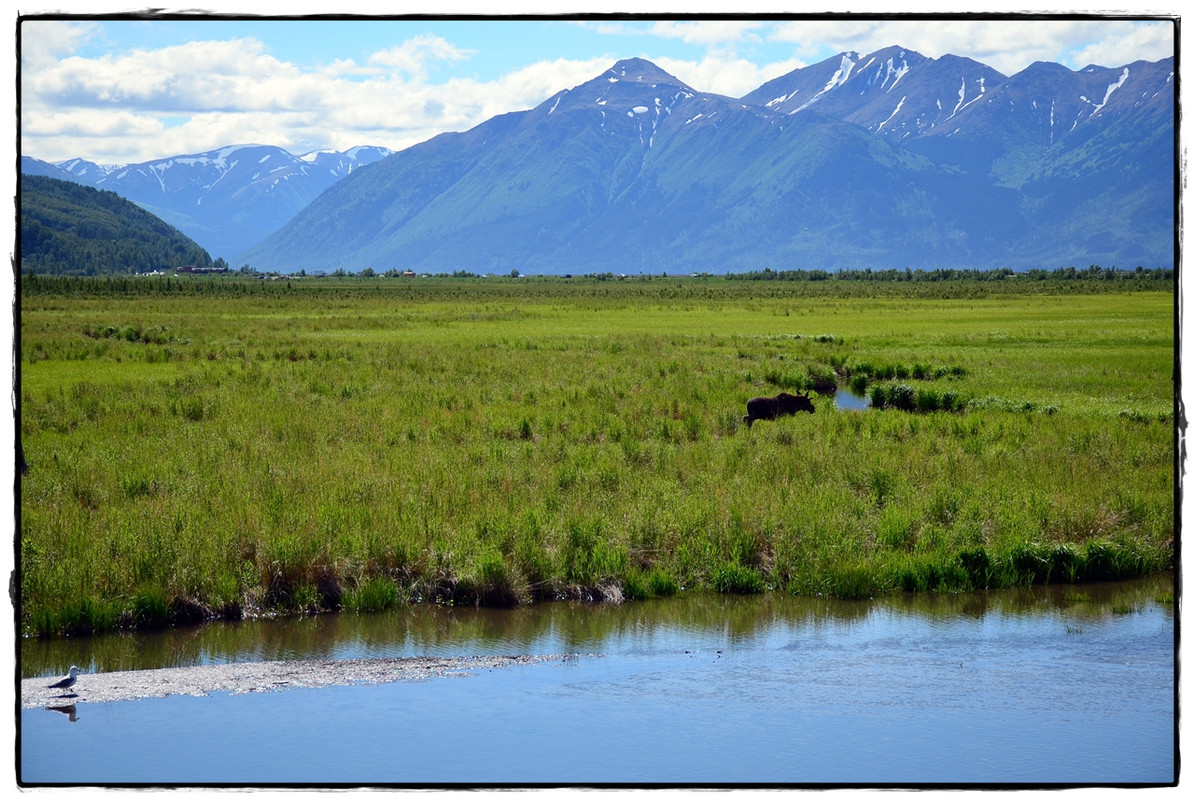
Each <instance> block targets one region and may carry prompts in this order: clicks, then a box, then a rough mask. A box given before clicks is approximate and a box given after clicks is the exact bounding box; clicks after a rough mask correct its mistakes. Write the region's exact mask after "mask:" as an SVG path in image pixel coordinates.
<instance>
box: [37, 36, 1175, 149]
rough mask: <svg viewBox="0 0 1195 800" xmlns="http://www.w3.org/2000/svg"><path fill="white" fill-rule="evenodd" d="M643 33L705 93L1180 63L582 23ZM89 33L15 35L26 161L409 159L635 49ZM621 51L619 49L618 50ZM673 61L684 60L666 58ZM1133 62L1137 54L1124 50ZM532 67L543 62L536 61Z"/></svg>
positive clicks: (963, 42)
mask: <svg viewBox="0 0 1195 800" xmlns="http://www.w3.org/2000/svg"><path fill="white" fill-rule="evenodd" d="M577 24H582V25H586V26H587V27H589V28H590V29H591V30H596V29H599V28H600V29H601V30H603V31H606V30H609V31H612V32H617V33H619V34H622V35H628V34H631V33H634V34H636V41H641V42H643V43H644V45H645V46H646V47H647V48H651V47H652V41H653V39H652V37H655V43H656V53H655V54H654V55H653V53H652V52H651V50H650V49H645V50H644V51H641V53H640V54H641V55H645V56H646V57H648V58H651V59H652V60H653V61H655V62H656V63H657V64H658V65H659V66H660V67H661V68H662V69H665V70H667V71H668V72H670V73H672V74H673V75H675V76H676V77H678V78H680V79H681V80H682V81H684V82H686V83H688V84H689V85H690V86H692V87H694V88H695V89H697V90H699V91H708V92H716V93H719V94H724V95H728V96H731V97H740V96H742V95H743V94H745V93H747V92H749V91H751V90H753V89H755V88H757V87H758V86H759V85H761V84H763V83H764V82H766V81H768V80H771V79H772V78H775V77H778V76H780V75H782V74H785V73H787V72H789V71H791V70H793V69H797V68H799V67H803V66H806V65H808V64H811V63H814V62H815V61H820V60H821V59H823V58H826V57H829V56H830V55H832V54H834V53H837V52H840V51H842V50H857V51H860V52H864V53H866V52H871V51H874V50H876V49H879V48H881V47H886V46H888V45H892V44H897V45H902V46H905V47H909V48H911V49H913V50H916V51H917V52H920V53H922V54H924V55H926V56H929V57H935V58H936V57H940V56H942V55H944V54H946V53H956V54H958V55H963V56H968V57H971V58H975V59H976V60H979V61H983V62H984V63H987V64H990V65H991V66H993V67H995V68H996V69H998V70H1000V71H1001V72H1004V73H1005V74H1012V73H1013V72H1016V71H1019V70H1020V69H1023V68H1024V67H1025V66H1027V65H1028V64H1029V63H1031V62H1032V61H1033V60H1051V61H1060V60H1062V58H1061V56H1060V54H1061V53H1064V52H1065V53H1067V58H1069V59H1071V60H1072V61H1073V62H1077V63H1075V64H1074V66H1075V67H1079V66H1083V65H1085V64H1087V63H1101V64H1104V65H1106V66H1118V65H1120V64H1124V63H1128V62H1129V61H1132V60H1134V59H1135V58H1138V57H1141V56H1140V55H1138V54H1139V53H1142V52H1150V53H1153V54H1154V55H1153V56H1152V57H1151V60H1153V59H1156V58H1162V57H1165V56H1167V55H1171V54H1172V53H1173V48H1174V43H1173V41H1172V40H1171V39H1172V36H1171V28H1170V26H1169V25H1168V24H1166V23H1162V24H1153V25H1131V24H1128V23H1126V22H1116V23H1112V24H1110V23H1108V22H1105V21H1087V20H1052V21H1049V22H1039V23H1026V22H1023V21H1019V22H1000V21H970V20H968V21H958V20H949V19H942V20H922V21H918V22H908V21H903V20H891V19H871V20H850V21H844V20H834V21H828V20H814V21H789V22H783V21H782V22H776V21H756V20H752V21H749V22H745V21H740V20H707V21H692V22H690V21H681V20H669V21H659V22H657V23H656V24H654V25H629V24H626V23H623V22H619V21H606V22H600V23H577ZM102 35H103V29H102V28H101V27H96V26H95V25H93V24H90V23H87V24H84V23H67V22H63V23H59V22H40V21H39V22H25V23H23V26H22V42H21V44H22V51H21V55H22V66H23V70H22V74H21V80H22V95H21V102H22V105H21V109H20V111H21V122H22V137H21V150H22V153H24V154H26V155H31V156H34V157H37V158H43V159H46V160H52V161H53V160H61V159H64V158H69V157H73V156H81V157H84V158H89V159H92V160H95V161H103V162H107V163H111V162H121V161H143V160H148V159H152V158H159V157H166V156H171V155H177V154H179V153H184V152H198V151H203V150H209V149H212V148H216V147H221V146H224V145H227V144H232V143H244V142H252V141H256V142H262V143H268V144H278V145H280V146H283V147H287V148H288V149H290V148H292V147H294V148H304V149H317V148H324V147H333V148H337V149H344V148H347V147H351V146H354V145H359V144H377V145H382V146H386V147H390V148H393V149H401V148H403V147H407V146H410V145H412V144H415V143H417V142H420V141H423V140H426V139H428V138H430V137H432V136H435V135H436V134H438V133H440V132H443V131H449V130H451V131H460V130H466V129H468V128H471V127H473V126H475V125H477V124H479V123H481V122H483V121H485V120H487V119H489V118H491V117H493V116H495V115H497V114H502V113H506V112H509V111H515V110H521V109H526V108H531V107H533V106H535V105H537V104H539V103H541V102H543V101H544V100H545V99H547V98H548V97H550V96H551V95H552V94H554V93H556V92H557V91H559V90H561V89H566V88H571V87H573V86H576V85H578V84H580V83H583V82H585V81H588V80H590V79H591V78H593V77H594V76H596V75H598V74H600V73H601V72H602V71H604V70H605V69H607V68H608V67H609V66H610V65H611V64H612V63H614V62H615V61H616V60H618V59H619V58H622V57H626V56H627V55H630V53H625V52H624V53H619V54H609V53H602V54H595V55H593V56H592V57H589V54H588V53H586V54H580V53H578V54H575V55H573V54H569V55H570V56H571V57H562V58H555V59H544V60H538V61H535V62H533V63H530V64H528V65H527V66H524V67H521V68H518V69H515V70H512V71H509V72H507V73H505V74H502V75H499V76H496V77H494V78H493V79H491V80H483V79H480V78H476V77H453V78H440V76H439V75H437V72H439V71H443V72H444V73H445V75H447V74H448V67H449V66H450V65H454V64H457V63H460V62H464V61H465V60H466V59H468V58H469V56H470V52H469V51H468V50H465V49H463V48H461V47H459V46H457V45H456V44H454V43H452V42H451V41H449V40H447V39H444V38H441V37H439V36H435V35H431V34H425V35H421V36H417V37H414V38H411V39H408V40H406V41H403V42H400V43H398V44H396V45H395V46H393V47H388V48H386V49H383V50H378V51H377V52H374V53H372V54H368V55H363V56H362V60H360V61H354V60H353V59H350V58H344V59H339V60H334V61H332V62H330V63H322V64H319V65H315V66H311V67H300V66H298V65H296V64H294V63H290V62H288V61H285V60H282V59H279V58H277V57H276V56H274V55H273V54H272V53H271V52H270V51H269V48H268V47H267V46H266V45H265V44H263V43H262V42H261V41H259V40H257V39H254V38H240V39H229V40H213V41H193V42H189V43H187V44H181V45H173V46H168V47H161V48H157V49H141V50H130V51H123V52H110V53H107V54H105V55H101V56H96V57H83V56H81V55H76V53H80V52H83V51H81V50H80V49H79V47H80V45H81V44H83V43H84V42H86V41H87V40H88V39H89V38H93V39H94V37H97V36H102ZM665 39H666V40H669V43H670V44H675V43H676V42H679V41H683V42H685V43H688V44H691V45H695V46H696V57H694V58H684V57H669V56H664V55H663V54H660V53H659V49H661V48H660V47H659V44H660V42H661V41H662V40H665ZM624 44H625V43H624ZM673 52H675V51H673ZM1125 54H1128V55H1125ZM528 57H529V58H530V57H534V54H532V53H528Z"/></svg>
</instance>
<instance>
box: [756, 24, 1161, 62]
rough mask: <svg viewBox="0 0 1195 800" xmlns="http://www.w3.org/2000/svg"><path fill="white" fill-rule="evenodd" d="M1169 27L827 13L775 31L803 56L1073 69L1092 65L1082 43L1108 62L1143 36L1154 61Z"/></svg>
mask: <svg viewBox="0 0 1195 800" xmlns="http://www.w3.org/2000/svg"><path fill="white" fill-rule="evenodd" d="M1169 32H1170V27H1169V25H1168V24H1167V23H1158V22H1153V23H1132V22H1129V21H1126V20H1112V19H1104V20H1077V19H1037V20H961V19H953V20H952V19H930V20H918V21H905V20H859V21H829V20H825V21H801V22H785V23H780V24H777V26H776V28H775V31H774V33H773V37H772V38H773V41H782V42H790V43H792V44H793V45H794V50H795V52H796V53H797V54H798V55H801V56H804V57H808V58H814V57H817V58H818V60H820V59H821V58H824V57H827V56H829V55H831V54H833V53H836V52H841V51H846V50H854V51H857V52H859V53H870V52H874V51H876V50H879V49H881V48H883V47H887V46H890V45H899V46H902V47H907V48H909V49H911V50H914V51H916V52H918V53H921V54H922V55H924V56H928V57H930V58H940V57H942V56H944V55H947V54H953V55H957V56H963V57H966V58H971V59H974V60H976V61H979V62H982V63H984V64H987V65H988V66H990V67H993V68H994V69H996V70H998V71H1000V72H1002V73H1004V74H1005V75H1012V74H1015V73H1017V72H1020V71H1021V70H1023V69H1024V68H1025V67H1027V66H1029V65H1030V64H1032V63H1033V62H1035V61H1055V62H1058V63H1064V64H1066V65H1067V66H1070V67H1071V68H1072V69H1078V68H1081V67H1083V66H1086V64H1087V63H1091V62H1090V61H1082V63H1080V61H1081V59H1079V58H1077V57H1075V53H1076V52H1082V51H1079V50H1077V48H1079V47H1080V46H1081V45H1087V47H1086V50H1087V51H1090V52H1095V53H1099V54H1100V55H1102V56H1104V58H1103V59H1102V63H1103V64H1104V65H1105V66H1120V65H1122V64H1125V63H1128V62H1130V61H1133V60H1136V58H1138V55H1137V54H1138V53H1139V52H1140V48H1139V45H1140V44H1141V43H1142V42H1149V43H1150V44H1151V49H1152V51H1153V52H1154V53H1156V54H1157V55H1156V57H1155V58H1154V59H1153V60H1157V59H1160V58H1166V57H1167V56H1169V55H1173V51H1174V50H1173V49H1174V43H1173V41H1172V37H1171V36H1170V33H1169ZM1092 42H1094V44H1088V43H1092Z"/></svg>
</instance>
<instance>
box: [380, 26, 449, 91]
mask: <svg viewBox="0 0 1195 800" xmlns="http://www.w3.org/2000/svg"><path fill="white" fill-rule="evenodd" d="M468 56H469V53H468V51H466V50H462V49H460V48H458V47H456V46H454V45H453V44H451V43H450V42H448V41H447V40H445V39H443V38H441V37H439V36H434V35H432V34H423V35H421V36H416V37H415V38H413V39H409V40H407V41H405V42H403V43H402V44H400V45H398V46H397V47H392V48H390V49H388V50H382V51H379V52H377V53H374V54H373V55H371V56H370V57H369V63H370V64H376V65H379V66H383V67H389V68H391V69H394V70H398V71H400V72H403V73H406V75H407V76H408V77H409V78H410V79H411V80H416V81H423V80H426V79H427V76H428V63H429V62H435V61H460V60H462V59H465V58H468Z"/></svg>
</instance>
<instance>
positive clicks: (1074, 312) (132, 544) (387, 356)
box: [18, 277, 1176, 636]
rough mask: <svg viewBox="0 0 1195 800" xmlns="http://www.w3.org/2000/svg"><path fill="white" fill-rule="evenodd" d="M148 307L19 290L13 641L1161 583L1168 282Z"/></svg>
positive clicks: (1166, 517) (64, 289)
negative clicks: (556, 606)
mask: <svg viewBox="0 0 1195 800" xmlns="http://www.w3.org/2000/svg"><path fill="white" fill-rule="evenodd" d="M151 280H152V279H146V280H144V281H136V280H119V281H111V280H109V281H104V280H93V281H88V280H78V279H76V280H73V281H55V280H53V279H50V280H47V279H36V278H33V279H31V278H25V279H24V280H23V281H22V284H21V294H20V308H19V312H20V319H19V335H20V336H19V342H18V344H19V368H20V374H19V428H20V435H21V442H22V445H23V449H24V455H25V458H26V460H27V462H28V469H27V471H26V472H25V473H24V474H23V475H21V477H20V482H19V493H20V497H19V512H20V517H19V528H20V547H19V554H18V558H19V562H18V566H19V571H20V582H19V589H20V603H19V607H20V615H21V626H22V628H23V630H24V632H25V633H29V634H36V635H43V636H56V635H64V634H79V633H88V632H97V631H104V630H112V629H116V628H121V627H155V626H161V625H167V624H178V623H186V622H193V621H199V620H202V619H208V618H212V617H238V616H242V615H258V614H297V613H318V612H324V611H334V610H340V611H350V612H354V611H355V612H365V611H375V610H383V609H386V608H389V607H393V606H395V605H398V604H403V603H415V602H438V603H452V604H469V605H473V604H482V605H495V606H504V605H515V604H518V603H525V602H540V601H547V600H551V599H561V598H570V599H588V600H599V601H612V602H619V601H627V602H630V601H640V600H648V599H651V598H654V597H662V596H667V595H671V594H675V593H677V592H682V591H686V592H687V591H702V590H708V591H722V592H757V591H784V592H791V593H796V594H803V595H824V596H834V597H848V598H855V597H868V596H874V595H876V594H881V593H891V592H962V591H975V590H983V589H986V588H997V587H1005V586H1013V585H1024V584H1030V583H1044V582H1050V583H1079V582H1083V581H1095V580H1116V579H1125V578H1131V577H1137V576H1140V575H1146V574H1150V573H1155V572H1160V571H1164V570H1167V569H1170V568H1172V567H1173V560H1174V538H1175V535H1174V534H1175V505H1176V502H1175V484H1174V480H1175V421H1174V416H1173V414H1174V388H1175V387H1174V383H1173V377H1174V374H1173V373H1174V363H1175V330H1174V291H1173V285H1172V284H1171V283H1170V282H1166V281H1155V282H1145V283H1133V282H1125V283H1124V284H1121V283H1118V282H1113V283H1108V282H1090V283H1087V282H1081V283H1082V284H1083V285H1079V283H1064V282H1061V281H1045V282H1038V283H1030V282H1027V281H1025V282H1022V281H1018V280H1017V279H1008V280H1004V281H999V282H983V281H967V280H960V281H944V282H935V283H924V282H908V283H901V282H884V283H873V284H868V283H852V284H847V283H845V282H838V281H822V282H811V281H792V282H779V281H777V282H767V281H731V280H727V279H725V278H717V277H706V278H686V279H668V278H663V277H657V278H652V279H650V280H647V279H636V280H629V281H618V280H596V279H594V278H585V279H573V280H565V279H534V278H527V279H514V278H503V279H475V278H449V277H441V278H417V279H399V278H370V279H366V278H349V279H342V280H340V279H319V280H311V279H308V280H297V279H296V280H292V281H286V280H283V281H272V282H266V281H250V280H246V279H242V278H196V279H192V280H179V279H171V280H170V282H160V283H157V284H154V283H151ZM1151 287H1152V288H1151ZM834 387H837V388H838V390H839V391H846V390H847V389H848V388H852V389H854V390H855V391H856V392H857V393H859V394H863V395H868V396H870V397H872V398H873V399H876V400H879V401H881V402H887V403H888V406H887V407H884V408H871V409H867V410H855V411H848V410H839V409H838V407H837V406H836V403H835V400H834V397H833V395H832V394H829V393H828V392H829V391H830V390H831V389H832V388H834ZM782 390H785V391H809V392H810V393H811V396H812V397H813V398H814V404H815V406H816V409H817V410H816V413H814V414H812V415H809V414H800V415H798V416H794V417H784V418H781V419H778V420H774V421H767V420H765V421H761V422H757V423H755V425H754V426H753V427H752V428H750V429H748V428H747V427H746V425H744V424H743V420H742V417H743V414H744V413H745V403H746V401H747V399H749V398H750V397H752V396H755V395H764V394H766V395H771V394H775V393H777V392H779V391H782ZM819 390H820V392H822V393H818V392H819Z"/></svg>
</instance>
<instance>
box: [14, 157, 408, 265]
mask: <svg viewBox="0 0 1195 800" xmlns="http://www.w3.org/2000/svg"><path fill="white" fill-rule="evenodd" d="M391 153H392V151H391V150H387V149H386V148H384V147H354V148H353V149H351V150H347V151H345V152H343V153H339V152H334V151H323V150H321V151H316V152H312V153H306V154H304V155H299V156H296V155H293V154H291V153H288V152H287V151H285V150H283V149H282V148H280V147H271V146H268V145H236V146H230V147H223V148H221V149H219V150H212V151H209V152H206V153H195V154H192V155H184V156H174V157H172V158H163V159H158V160H156V161H147V162H145V163H142V164H124V165H119V166H110V165H100V164H95V163H93V162H90V161H85V160H83V159H77V158H76V159H70V160H68V161H61V162H58V163H57V164H50V163H47V162H44V161H38V160H36V159H33V158H28V157H24V158H22V159H21V172H22V173H24V174H33V175H45V176H48V177H52V178H59V179H62V180H70V181H74V182H76V183H81V184H83V185H85V186H93V187H95V188H98V189H106V190H108V191H112V192H115V193H117V194H119V195H120V196H121V197H125V198H127V199H129V200H132V201H133V202H134V203H137V204H138V205H139V206H141V207H142V208H144V209H146V210H147V211H150V212H151V213H153V214H156V215H157V216H159V217H161V218H162V219H163V220H165V221H166V222H168V223H170V224H171V225H173V226H175V227H176V228H178V229H179V230H180V231H182V232H183V233H185V234H187V235H188V236H189V237H191V238H192V239H194V240H195V241H196V242H198V243H199V244H200V245H201V246H202V247H204V248H205V249H207V250H208V251H210V252H211V253H212V254H213V255H215V256H216V257H219V258H225V259H227V260H232V259H233V258H234V257H235V256H237V255H239V254H240V253H243V252H244V251H245V250H247V249H249V248H250V247H251V246H252V245H254V244H257V243H258V242H260V241H261V240H262V239H264V238H265V237H266V236H268V235H269V234H271V233H273V232H274V231H275V230H277V229H278V228H280V227H281V226H282V225H283V224H285V223H286V222H287V221H288V220H290V219H291V218H292V217H294V215H295V214H297V213H298V212H299V211H300V210H301V209H302V208H303V207H304V206H306V205H307V204H308V203H310V202H311V201H312V200H314V199H315V198H316V197H317V196H318V195H319V194H320V192H322V191H324V189H327V188H328V187H329V186H331V185H332V184H333V183H335V182H336V181H338V180H340V179H341V178H343V177H345V176H347V175H350V174H352V172H353V171H354V170H356V169H359V168H361V167H363V166H365V165H367V164H372V163H373V162H375V161H380V160H381V159H383V158H385V157H386V156H388V155H390V154H391Z"/></svg>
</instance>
